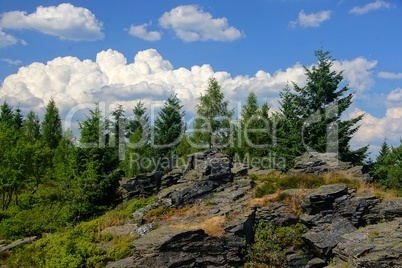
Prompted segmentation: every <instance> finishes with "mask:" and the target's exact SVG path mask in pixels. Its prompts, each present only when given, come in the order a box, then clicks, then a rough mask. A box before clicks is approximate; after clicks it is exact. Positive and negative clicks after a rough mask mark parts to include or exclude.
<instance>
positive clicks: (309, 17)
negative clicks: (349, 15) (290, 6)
mask: <svg viewBox="0 0 402 268" xmlns="http://www.w3.org/2000/svg"><path fill="white" fill-rule="evenodd" d="M331 13H332V11H330V10H323V11H320V12H318V13H310V14H306V13H305V12H304V10H301V11H300V12H299V17H298V18H297V20H296V21H291V22H290V26H292V27H293V28H295V27H296V26H298V25H299V26H301V27H303V28H309V27H318V26H320V24H321V23H322V22H324V21H326V20H329V19H330V18H331Z"/></svg>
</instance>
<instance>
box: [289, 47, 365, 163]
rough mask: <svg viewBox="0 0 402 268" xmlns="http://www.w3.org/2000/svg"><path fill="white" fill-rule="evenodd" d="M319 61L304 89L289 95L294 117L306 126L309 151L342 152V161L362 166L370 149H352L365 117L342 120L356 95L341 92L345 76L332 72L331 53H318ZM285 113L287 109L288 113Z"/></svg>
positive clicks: (309, 72)
mask: <svg viewBox="0 0 402 268" xmlns="http://www.w3.org/2000/svg"><path fill="white" fill-rule="evenodd" d="M315 56H316V57H317V59H318V63H317V65H316V66H313V67H312V69H311V70H309V69H308V68H307V67H304V68H305V74H306V77H307V83H306V86H304V87H299V86H298V85H297V84H295V83H294V84H293V85H294V91H295V92H294V93H293V92H290V91H289V92H288V93H286V94H287V96H286V97H288V98H291V99H293V101H294V105H296V106H292V105H290V106H291V110H292V113H293V114H296V115H297V117H298V118H299V119H300V120H301V121H298V122H302V123H303V125H302V126H301V129H297V128H299V127H300V125H297V126H296V127H297V128H295V129H296V130H299V134H300V135H301V136H302V138H303V139H302V141H303V145H304V147H305V149H307V150H315V151H318V152H321V153H323V152H338V154H339V156H340V158H341V160H342V161H346V162H352V163H353V164H361V163H362V162H363V160H364V158H365V157H366V156H367V150H368V146H365V147H362V148H360V149H357V150H352V149H351V148H350V140H351V139H352V137H353V135H354V134H355V133H356V131H357V130H358V128H359V127H358V126H356V124H357V123H358V122H359V121H360V120H361V119H362V118H363V115H361V116H358V117H356V118H353V119H351V120H341V116H342V114H343V113H344V112H345V111H346V109H347V108H349V106H350V105H351V104H352V97H353V94H352V93H348V91H349V88H348V86H347V85H346V86H343V87H341V88H339V85H340V83H341V81H342V80H343V74H342V72H336V71H334V70H332V69H331V67H332V65H333V59H332V58H331V56H330V52H328V51H323V50H322V49H319V50H317V51H316V52H315ZM283 108H284V107H283ZM284 110H285V109H284Z"/></svg>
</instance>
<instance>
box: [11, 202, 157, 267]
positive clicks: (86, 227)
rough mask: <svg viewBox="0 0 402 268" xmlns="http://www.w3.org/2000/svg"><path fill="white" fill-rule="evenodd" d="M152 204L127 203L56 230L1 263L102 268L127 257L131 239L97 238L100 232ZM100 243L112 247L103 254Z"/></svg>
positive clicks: (26, 265)
mask: <svg viewBox="0 0 402 268" xmlns="http://www.w3.org/2000/svg"><path fill="white" fill-rule="evenodd" d="M152 201H153V199H152V198H149V199H138V200H131V201H129V202H128V203H125V204H123V205H122V206H120V207H118V208H116V209H115V210H112V211H110V212H108V213H106V214H105V215H103V216H101V217H99V218H97V219H94V220H92V221H89V222H82V223H80V224H78V225H77V226H76V227H74V228H65V229H60V232H57V233H54V234H52V235H50V236H46V237H43V238H41V239H39V240H38V241H36V242H34V243H32V244H30V245H27V246H25V247H23V248H20V249H17V250H16V251H15V252H13V254H12V255H11V256H5V257H4V258H5V259H6V258H8V259H7V260H5V261H4V262H5V263H6V264H7V266H8V267H49V268H50V267H60V268H61V267H63V268H64V267H104V266H105V264H106V262H108V261H113V260H119V259H121V258H125V257H127V256H129V255H131V254H132V248H133V243H132V241H133V238H131V237H123V236H114V235H111V234H108V235H104V236H100V232H101V231H102V230H103V229H104V228H106V227H109V226H111V225H113V224H115V222H114V221H115V218H116V217H121V218H119V219H121V220H122V221H125V220H127V219H129V217H130V215H131V213H132V212H134V211H136V210H137V209H139V208H141V207H144V206H146V205H147V204H149V203H151V202H152ZM112 220H113V221H112ZM104 241H106V242H108V243H109V244H111V246H112V247H111V248H110V249H108V250H107V251H105V250H102V249H101V248H100V247H99V246H98V243H103V242H104Z"/></svg>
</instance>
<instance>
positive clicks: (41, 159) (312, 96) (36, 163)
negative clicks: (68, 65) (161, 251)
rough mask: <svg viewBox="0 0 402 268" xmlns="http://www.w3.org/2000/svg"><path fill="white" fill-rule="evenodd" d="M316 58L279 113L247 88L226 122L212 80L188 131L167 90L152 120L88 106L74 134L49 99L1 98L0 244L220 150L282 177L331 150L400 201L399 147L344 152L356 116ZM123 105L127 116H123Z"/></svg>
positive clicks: (59, 223) (84, 214)
mask: <svg viewBox="0 0 402 268" xmlns="http://www.w3.org/2000/svg"><path fill="white" fill-rule="evenodd" d="M315 55H316V57H317V64H316V65H315V66H314V67H312V68H311V69H308V68H307V67H305V74H306V77H307V81H306V85H305V86H303V87H300V86H298V85H297V84H294V83H293V84H289V85H288V86H286V87H285V88H283V89H281V91H280V110H279V111H271V109H270V107H269V105H268V104H267V103H264V104H262V105H261V106H260V105H259V101H258V96H257V95H256V94H255V93H254V92H250V93H249V95H248V98H247V101H246V103H245V104H244V105H243V106H242V111H241V117H240V118H233V115H234V112H233V110H231V109H230V104H229V102H228V101H227V100H226V99H225V96H224V94H223V92H222V90H221V87H220V85H219V82H218V81H217V80H216V79H215V78H213V77H211V78H210V79H209V81H208V87H207V88H206V89H205V91H204V93H203V94H202V95H201V96H200V98H199V102H198V104H197V106H196V107H195V108H196V116H195V118H194V120H193V121H192V124H191V125H190V124H186V122H185V119H184V118H185V115H186V111H184V110H183V105H182V103H181V100H180V99H179V98H178V97H177V95H174V94H173V95H171V96H169V97H168V98H167V100H166V101H165V102H164V105H163V107H162V108H161V109H160V111H159V113H158V114H157V117H156V119H155V120H153V124H151V123H150V116H149V113H148V109H147V107H146V106H145V104H144V103H143V102H141V101H139V102H137V104H136V105H135V106H134V107H122V106H121V105H120V106H117V108H115V109H114V110H113V111H112V112H111V114H110V115H108V116H106V117H105V116H104V114H103V113H102V111H101V109H100V107H99V105H98V103H94V108H93V109H90V110H89V112H88V113H87V115H86V119H85V120H83V121H81V122H79V133H80V135H79V137H74V136H73V134H72V132H71V130H68V129H67V130H66V129H65V130H63V128H62V119H61V117H60V114H59V109H58V107H57V103H56V102H55V101H54V100H53V99H50V100H49V102H48V103H47V105H46V108H45V113H44V115H38V114H36V113H35V112H34V111H30V112H29V113H28V114H26V115H23V114H22V112H21V110H20V109H19V107H12V106H11V105H9V104H8V103H7V101H6V100H5V101H4V102H3V103H2V105H1V107H0V147H1V150H0V192H1V195H0V198H1V211H0V239H6V240H13V239H18V238H22V237H29V236H43V235H44V234H52V233H56V232H60V231H63V230H67V229H68V228H72V227H74V226H76V225H77V224H78V223H80V222H83V221H87V220H90V219H94V218H95V217H98V216H100V215H103V214H104V213H106V212H107V211H109V210H111V209H112V208H115V207H116V206H118V205H119V204H120V203H122V202H123V200H122V198H121V196H120V194H119V192H118V188H119V181H120V180H121V178H122V177H133V176H135V175H137V174H140V173H145V172H154V171H162V172H167V171H169V170H170V169H172V168H173V167H174V166H175V165H183V164H185V161H186V156H187V155H189V154H192V153H195V152H198V151H220V152H224V153H226V154H228V155H229V156H231V157H232V158H234V159H235V160H237V161H243V160H244V161H248V163H247V164H251V165H263V167H264V168H273V169H278V170H281V171H286V170H288V169H289V168H292V167H293V164H294V160H295V157H297V156H300V155H302V154H303V153H305V152H306V151H317V152H321V153H324V152H331V153H337V154H338V156H339V159H340V160H342V161H345V162H351V163H352V164H354V165H364V169H365V171H366V172H367V173H369V174H370V175H371V176H372V178H373V183H374V184H377V185H378V186H379V187H382V188H383V189H394V190H396V191H397V192H398V194H399V195H402V161H401V160H402V145H400V146H397V147H391V146H389V145H388V144H387V142H386V137H384V143H383V145H382V147H381V150H380V152H379V154H378V156H377V157H376V159H375V160H371V159H368V150H369V145H367V146H365V147H362V148H358V149H352V148H351V145H350V143H351V139H352V138H353V136H354V134H355V133H356V131H358V129H359V122H360V120H361V119H362V118H363V116H364V115H361V116H358V117H356V118H352V119H349V120H343V117H342V115H343V113H344V112H345V111H346V110H347V109H348V108H349V107H350V105H351V104H352V101H353V92H351V91H350V89H349V88H348V86H347V85H345V86H342V87H341V86H340V85H342V80H343V75H342V72H335V71H333V70H332V69H331V66H332V64H333V59H332V56H331V54H330V52H327V51H323V50H322V49H320V50H317V51H316V52H315ZM125 108H129V109H132V111H133V114H134V116H132V117H126V115H125V110H126V109H125ZM42 116H43V120H40V119H39V118H40V117H42ZM110 118H112V120H111V119H110ZM268 156H269V158H267V157H268ZM261 159H265V160H264V161H258V160H261ZM144 202H146V201H144ZM0 257H1V256H0Z"/></svg>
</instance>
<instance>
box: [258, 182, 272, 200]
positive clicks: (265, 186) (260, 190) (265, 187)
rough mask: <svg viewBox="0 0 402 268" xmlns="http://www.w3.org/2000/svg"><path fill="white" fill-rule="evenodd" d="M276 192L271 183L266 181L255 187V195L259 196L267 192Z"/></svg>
mask: <svg viewBox="0 0 402 268" xmlns="http://www.w3.org/2000/svg"><path fill="white" fill-rule="evenodd" d="M275 192H276V188H275V186H274V185H273V184H272V183H269V182H266V183H264V184H263V185H261V186H258V187H257V189H255V197H257V198H260V197H263V196H264V195H267V194H273V193H275Z"/></svg>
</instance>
